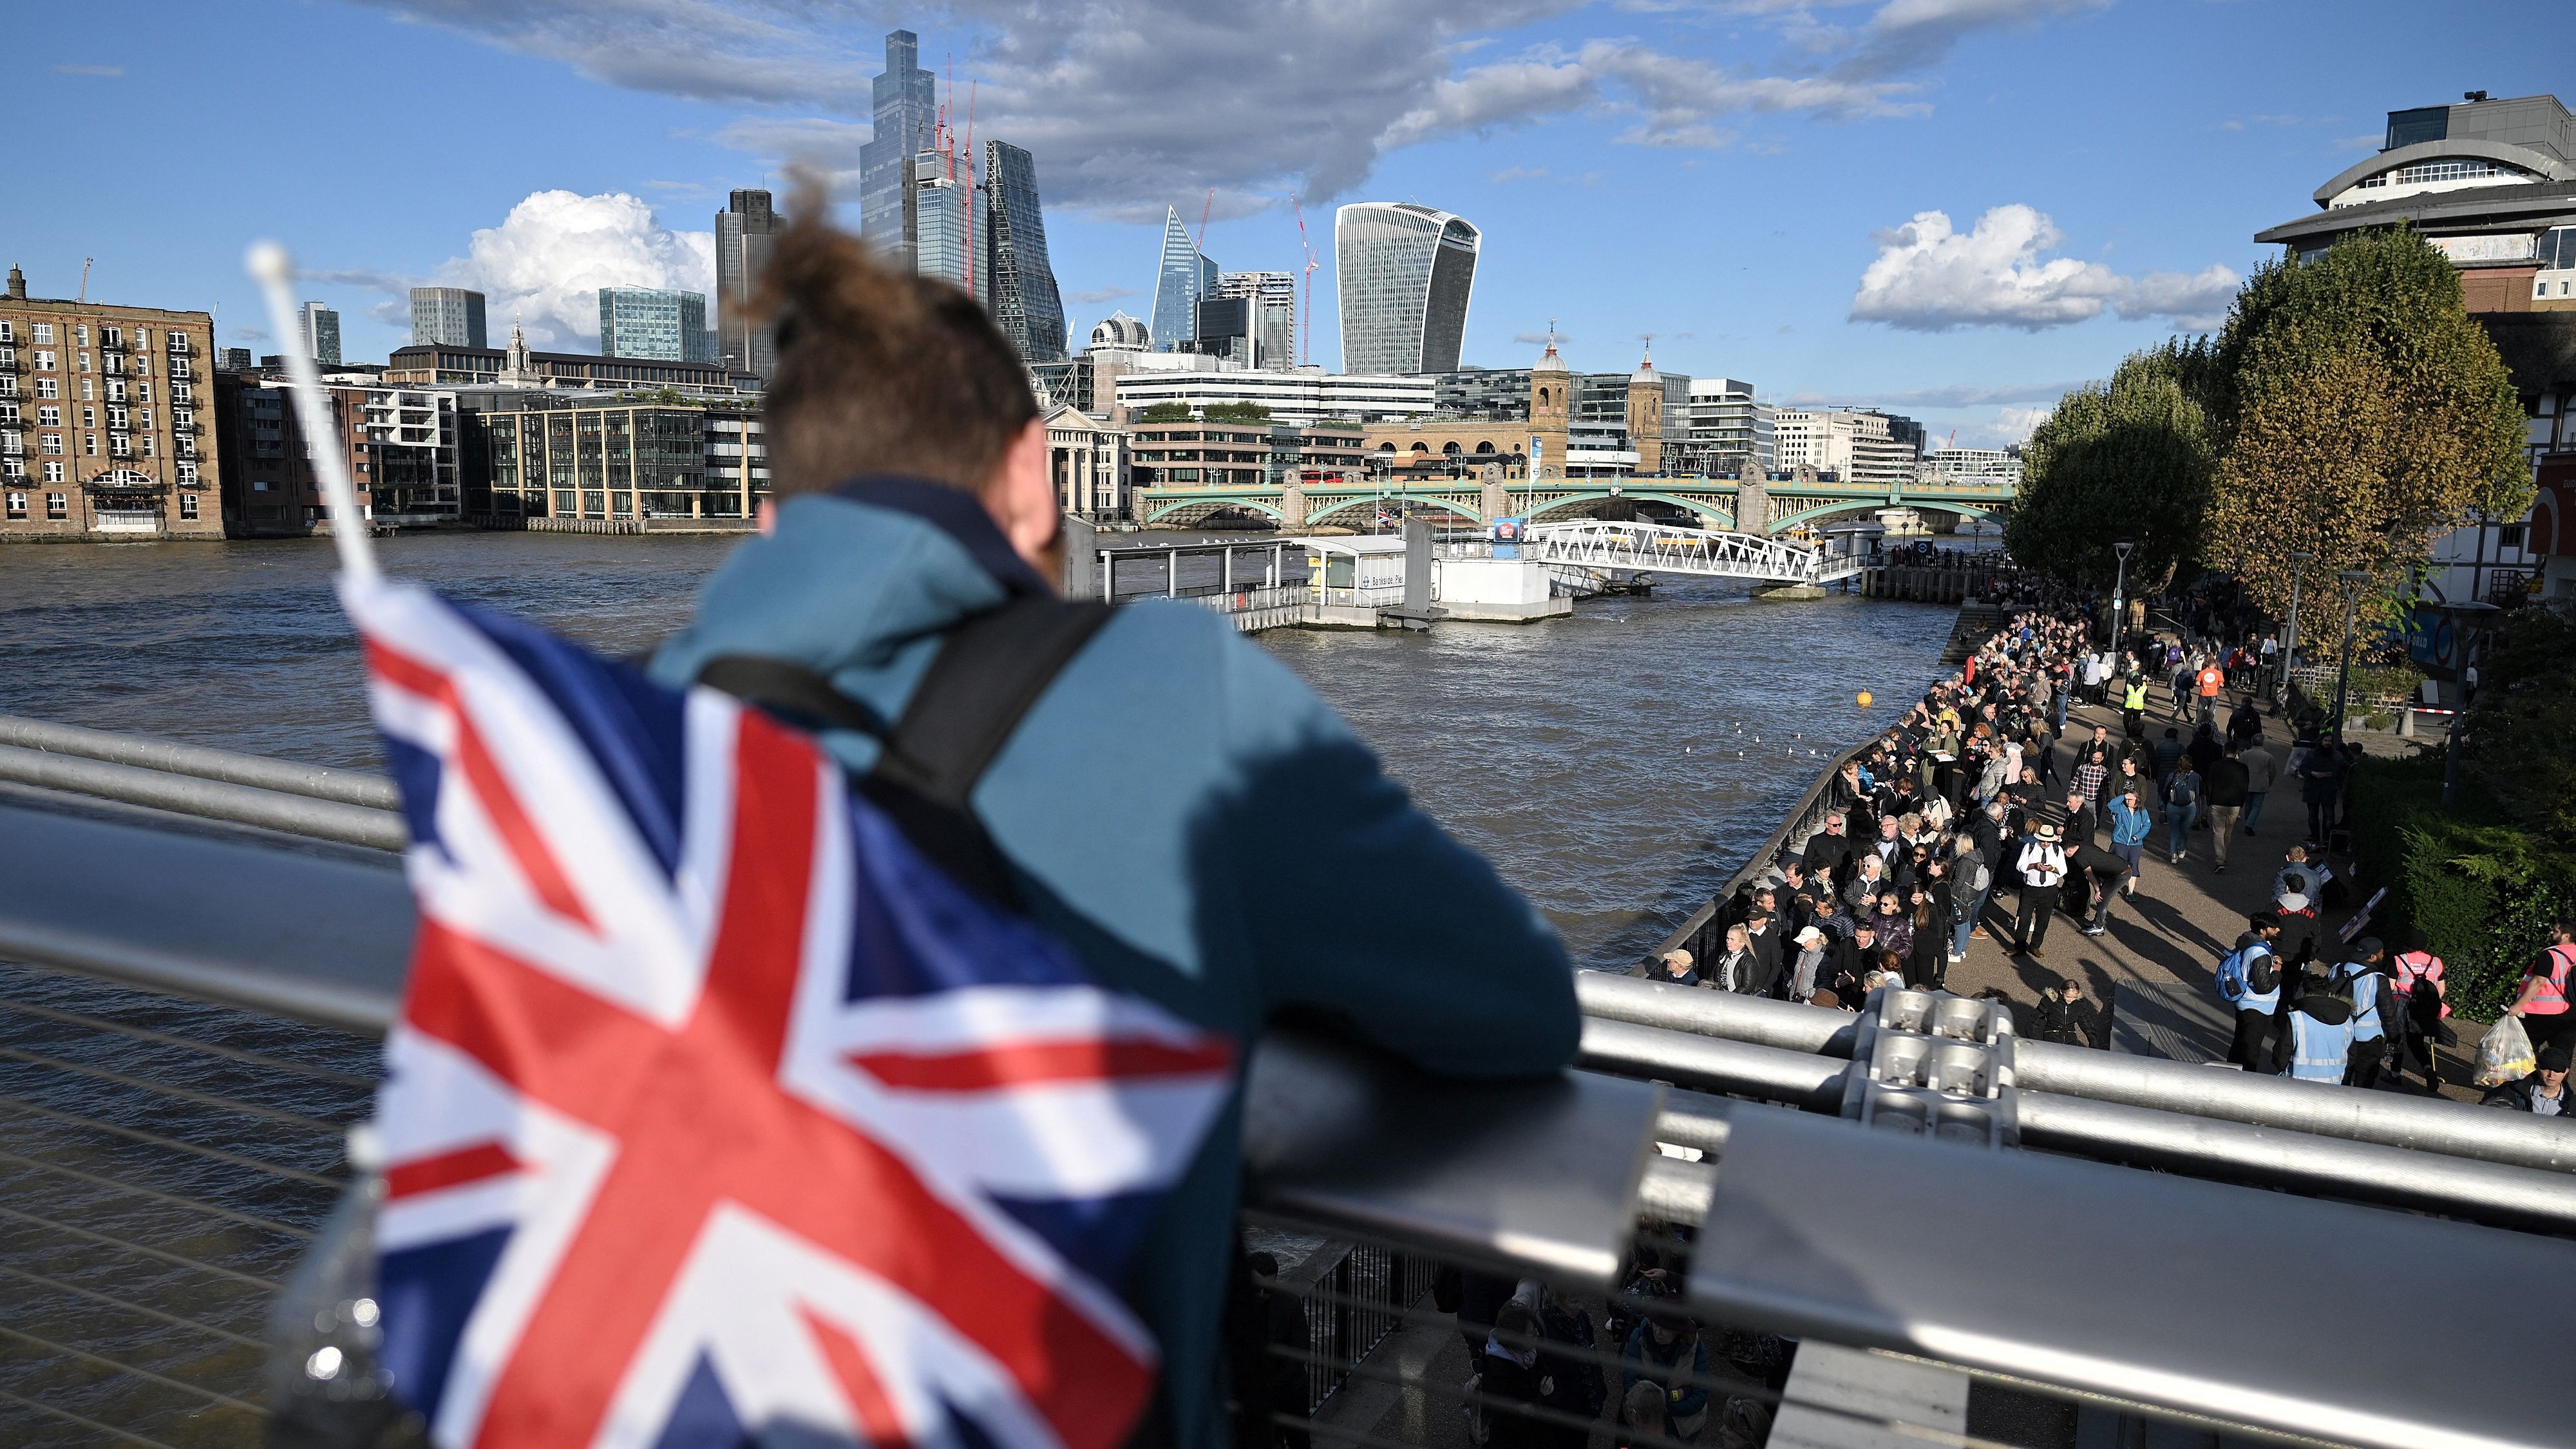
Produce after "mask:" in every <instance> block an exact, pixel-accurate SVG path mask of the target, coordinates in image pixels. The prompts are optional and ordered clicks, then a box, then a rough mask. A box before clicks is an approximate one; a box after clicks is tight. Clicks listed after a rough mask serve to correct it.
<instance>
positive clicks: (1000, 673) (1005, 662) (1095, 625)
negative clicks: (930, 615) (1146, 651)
mask: <svg viewBox="0 0 2576 1449" xmlns="http://www.w3.org/2000/svg"><path fill="white" fill-rule="evenodd" d="M1107 622H1109V606H1108V605H1107V604H1103V603H1099V602H1095V601H1076V600H1062V599H1018V600H1014V601H1013V602H1011V603H1008V604H1005V605H1003V606H1002V607H1001V608H998V609H995V610H993V611H991V612H990V613H985V614H978V615H976V616H975V617H974V618H971V619H968V620H967V621H966V622H964V623H962V624H960V625H958V626H957V627H956V628H954V629H952V630H950V631H949V634H948V642H947V643H946V644H945V645H944V646H942V647H941V649H940V651H939V655H938V657H937V658H935V659H933V660H932V661H931V663H930V672H929V673H927V674H925V675H923V676H922V680H921V683H920V685H919V686H918V687H917V688H915V689H914V690H913V692H912V699H911V702H910V703H908V704H906V705H905V706H904V711H903V717H902V718H900V719H898V720H896V721H895V724H894V730H893V732H892V734H890V735H889V736H888V737H887V738H886V749H885V752H884V753H883V754H882V755H880V756H879V757H878V759H877V767H876V770H875V774H876V775H878V776H880V777H883V778H886V779H889V780H892V781H894V782H895V783H897V784H900V785H902V786H904V787H905V788H906V789H909V790H912V791H913V792H915V793H917V794H919V795H921V796H922V797H923V798H925V799H928V800H931V801H935V802H937V803H939V804H942V805H947V806H951V807H954V808H958V809H963V808H965V806H966V797H967V796H968V794H969V793H971V792H972V791H973V790H974V788H975V782H976V781H977V780H979V779H981V778H983V775H984V771H985V769H986V768H987V767H988V766H990V765H991V764H992V763H993V757H994V756H996V755H998V754H1000V753H1001V752H1002V746H1003V745H1004V744H1005V743H1007V742H1008V741H1009V740H1010V737H1011V732H1012V731H1013V730H1015V729H1017V728H1018V727H1019V723H1020V719H1021V717H1022V716H1023V715H1026V714H1027V713H1028V712H1029V707H1030V706H1031V705H1034V704H1036V703H1037V700H1038V696H1039V695H1041V694H1043V693H1045V692H1046V687H1047V686H1048V685H1049V684H1051V683H1053V682H1054V681H1055V677H1056V675H1057V673H1059V672H1060V671H1061V670H1063V668H1064V666H1065V665H1066V664H1067V663H1068V662H1070V661H1071V660H1072V658H1073V656H1074V655H1075V654H1076V653H1078V652H1080V650H1081V648H1082V646H1083V645H1084V644H1087V643H1089V642H1090V640H1091V636H1092V635H1093V634H1096V633H1098V632H1099V631H1100V626H1101V625H1103V624H1105V623H1107Z"/></svg>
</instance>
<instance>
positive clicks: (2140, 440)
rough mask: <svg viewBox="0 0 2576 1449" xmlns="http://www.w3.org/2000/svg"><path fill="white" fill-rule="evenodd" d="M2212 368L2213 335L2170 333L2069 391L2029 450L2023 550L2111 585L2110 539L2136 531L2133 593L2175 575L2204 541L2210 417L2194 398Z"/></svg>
mask: <svg viewBox="0 0 2576 1449" xmlns="http://www.w3.org/2000/svg"><path fill="white" fill-rule="evenodd" d="M2207 368H2208V349H2207V347H2206V345H2205V344H2203V343H2200V342H2197V341H2195V342H2188V343H2186V342H2179V341H2177V342H2168V343H2166V344H2165V345H2164V346H2162V347H2158V348H2153V349H2150V350H2148V351H2145V352H2138V353H2132V354H2131V355H2130V356H2129V357H2127V358H2126V359H2124V360H2123V361H2122V362H2121V363H2120V366H2119V369H2118V370H2117V371H2116V372H2114V373H2112V374H2111V380H2110V382H2109V383H2107V384H2087V385H2085V386H2083V387H2080V388H2077V389H2076V390H2075V391H2073V392H2070V393H2068V394H2067V395H2066V396H2065V397H2064V398H2062V399H2060V400H2059V401H2058V404H2057V410H2056V411H2055V412H2053V413H2051V414H2050V415H2049V417H2048V420H2047V421H2046V422H2043V423H2041V424H2040V425H2039V428H2038V430H2037V431H2035V432H2033V433H2032V434H2031V438H2030V442H2029V443H2028V444H2027V445H2026V446H2024V448H2023V449H2022V482H2021V487H2020V488H2019V489H2018V490H2017V491H2016V492H2015V493H2014V496H2013V511H2012V517H2011V518H2010V519H2009V520H2007V521H2006V523H2005V526H2004V544H2005V546H2006V547H2007V548H2009V549H2010V550H2011V551H2012V555H2013V557H2014V558H2016V559H2020V560H2022V561H2023V562H2025V563H2027V564H2030V565H2031V566H2033V567H2036V568H2041V569H2045V570H2047V571H2048V572H2050V573H2054V574H2057V575H2060V576H2062V577H2065V578H2068V579H2072V580H2075V581H2077V582H2079V583H2085V584H2092V585H2095V586H2098V587H2100V588H2102V589H2105V590H2108V589H2109V588H2110V587H2111V584H2112V581H2113V579H2114V578H2115V577H2116V576H2117V574H2118V571H2119V554H2118V552H2117V551H2116V550H2115V549H2114V548H2113V547H2112V545H2113V544H2115V543H2116V542H2118V541H2119V540H2121V539H2123V538H2127V539H2131V540H2134V541H2135V542H2136V544H2137V548H2136V550H2135V551H2134V552H2133V553H2131V555H2130V556H2129V569H2128V579H2129V587H2130V589H2131V591H2132V592H2133V593H2136V592H2152V591H2155V590H2158V589H2161V588H2163V587H2165V586H2166V585H2167V584H2168V583H2170V582H2172V580H2173V577H2174V575H2175V573H2176V572H2177V571H2178V570H2180V569H2181V567H2182V566H2183V565H2184V564H2185V563H2187V562H2189V561H2191V560H2192V558H2193V557H2194V556H2195V555H2196V554H2197V552H2198V550H2199V545H2200V534H2201V528H2200V523H2201V515H2202V513H2203V512H2204V511H2205V510H2206V508H2207V507H2208V503H2209V487H2210V474H2211V470H2212V466H2213V452H2212V448H2211V444H2210V428H2209V419H2208V416H2207V414H2206V412H2205V411H2204V410H2203V408H2202V406H2201V404H2200V403H2199V401H2198V400H2197V399H2196V397H2195V396H2194V392H2195V389H2196V388H2197V387H2198V386H2200V385H2201V382H2202V378H2203V376H2204V375H2205V373H2206V371H2207Z"/></svg>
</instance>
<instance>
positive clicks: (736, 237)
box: [474, 187, 778, 382]
mask: <svg viewBox="0 0 2576 1449" xmlns="http://www.w3.org/2000/svg"><path fill="white" fill-rule="evenodd" d="M728 203H729V204H728V205H727V206H726V207H725V209H724V210H722V211H719V212H717V213H716V343H715V356H714V358H712V359H711V360H712V361H716V362H720V363H723V364H724V366H725V367H726V369H727V370H729V371H733V372H747V373H750V374H752V375H753V376H755V377H758V378H759V379H760V380H762V381H763V382H766V381H768V380H769V376H770V374H771V373H774V372H776V371H777V370H778V343H777V341H776V339H775V338H773V337H772V336H771V335H770V331H769V328H768V327H766V326H764V325H762V324H759V323H756V322H754V321H752V319H751V299H752V294H753V293H754V292H755V291H757V290H758V289H759V286H760V273H761V270H762V269H763V268H765V267H767V266H768V265H769V249H770V247H771V246H772V245H773V244H774V242H773V238H774V237H775V236H776V235H777V233H778V213H777V211H776V210H775V209H773V208H772V207H771V206H770V203H769V193H768V192H766V191H763V190H761V189H759V188H758V187H750V188H746V189H744V190H740V191H736V192H735V193H733V195H732V196H731V197H730V198H729V199H728ZM474 345H475V346H477V347H480V346H482V345H483V343H482V339H481V338H480V337H479V336H478V337H477V338H476V339H475V343H474Z"/></svg>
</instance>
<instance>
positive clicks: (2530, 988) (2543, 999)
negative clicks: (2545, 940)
mask: <svg viewBox="0 0 2576 1449" xmlns="http://www.w3.org/2000/svg"><path fill="white" fill-rule="evenodd" d="M2571 976H2576V921H2560V922H2559V923H2558V924H2557V925H2556V926H2555V927H2553V928H2552V929H2551V931H2550V933H2549V944H2548V945H2547V946H2545V947H2543V948H2542V949H2541V952H2540V954H2539V955H2538V956H2535V957H2533V958H2532V961H2531V964H2530V965H2529V966H2526V967H2524V968H2523V972H2522V994H2521V995H2520V996H2518V997H2516V998H2514V1003H2513V1005H2511V1006H2508V1007H2506V1008H2505V1011H2506V1013H2507V1014H2508V1015H2511V1016H2518V1017H2521V1018H2522V1029H2523V1030H2524V1031H2526V1032H2529V1033H2530V1034H2531V1044H2532V1045H2533V1046H2534V1047H2542V1046H2553V1045H2554V1046H2576V1011H2570V1010H2568V1003H2569V1001H2570V992H2569V986H2570V977H2571Z"/></svg>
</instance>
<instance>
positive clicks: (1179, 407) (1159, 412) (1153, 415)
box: [1136, 402, 1191, 423]
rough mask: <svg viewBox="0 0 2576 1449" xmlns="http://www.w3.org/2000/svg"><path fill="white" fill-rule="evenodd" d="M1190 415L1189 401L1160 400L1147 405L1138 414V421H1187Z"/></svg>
mask: <svg viewBox="0 0 2576 1449" xmlns="http://www.w3.org/2000/svg"><path fill="white" fill-rule="evenodd" d="M1190 416H1191V414H1190V405H1189V404H1188V403H1180V402H1158V403H1152V404H1149V405H1147V407H1146V408H1145V410H1144V411H1143V412H1141V413H1138V414H1137V415H1136V421H1138V422H1140V423H1186V422H1188V421H1189V420H1190Z"/></svg>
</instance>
